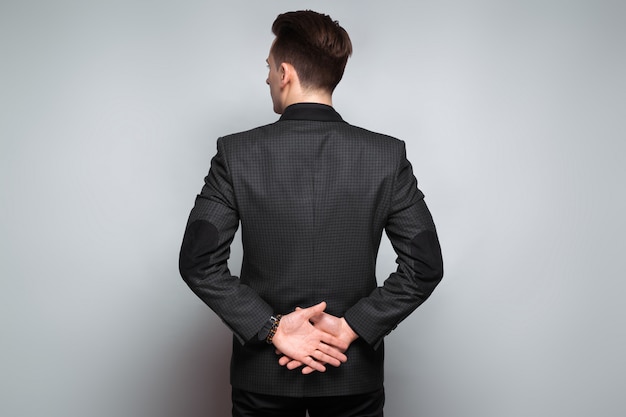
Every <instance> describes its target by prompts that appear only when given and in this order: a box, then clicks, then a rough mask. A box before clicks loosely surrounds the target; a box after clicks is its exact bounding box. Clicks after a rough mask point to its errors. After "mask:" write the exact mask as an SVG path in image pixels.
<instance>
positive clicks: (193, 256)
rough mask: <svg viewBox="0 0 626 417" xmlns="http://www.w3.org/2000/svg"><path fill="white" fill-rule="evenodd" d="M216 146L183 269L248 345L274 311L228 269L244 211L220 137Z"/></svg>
mask: <svg viewBox="0 0 626 417" xmlns="http://www.w3.org/2000/svg"><path fill="white" fill-rule="evenodd" d="M217 147H218V151H217V154H216V155H215V157H214V158H213V159H212V161H211V168H210V170H209V174H208V175H207V177H206V178H205V184H204V186H203V187H202V191H201V193H200V194H199V195H198V196H197V197H196V201H195V205H194V207H193V209H192V210H191V214H190V215H189V220H188V222H187V227H186V229H185V234H184V237H183V243H182V247H181V250H180V258H179V269H180V273H181V276H182V278H183V280H184V281H185V282H186V283H187V285H189V287H190V288H191V290H192V291H193V292H194V293H195V294H196V295H197V296H198V297H199V298H200V299H201V300H202V301H204V302H205V303H206V304H207V305H208V306H209V307H210V308H211V309H212V310H213V311H214V312H215V313H216V314H217V315H218V316H219V317H220V318H221V319H222V321H223V322H224V323H225V324H226V325H227V326H228V327H229V328H230V329H231V330H232V331H233V333H234V335H235V336H236V337H237V339H238V340H239V342H241V343H242V344H243V343H245V342H247V341H249V340H251V339H252V338H253V337H254V336H256V335H257V333H258V332H259V330H260V329H261V328H262V327H263V325H264V324H265V323H266V322H267V320H268V318H269V317H270V315H271V314H272V313H273V311H272V308H271V306H269V305H268V304H267V303H266V302H265V301H264V300H263V299H261V297H259V295H258V294H257V293H256V292H255V291H253V290H252V289H251V288H250V287H248V286H247V285H244V284H242V283H241V282H240V280H239V278H238V277H235V276H232V275H231V273H230V270H229V269H228V258H229V256H230V245H231V243H232V241H233V238H234V236H235V232H236V231H237V228H238V226H239V215H238V212H237V207H236V201H235V196H234V193H233V187H232V181H231V178H230V173H229V170H228V164H227V161H226V158H225V155H224V149H223V146H222V141H221V139H220V140H218V142H217Z"/></svg>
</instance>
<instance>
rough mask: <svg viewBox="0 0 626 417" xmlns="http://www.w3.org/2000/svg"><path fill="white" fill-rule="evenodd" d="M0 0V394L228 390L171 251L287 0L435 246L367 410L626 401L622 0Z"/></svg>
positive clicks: (64, 411)
mask: <svg viewBox="0 0 626 417" xmlns="http://www.w3.org/2000/svg"><path fill="white" fill-rule="evenodd" d="M0 4H1V5H0V48H1V49H0V71H1V77H0V106H1V107H0V137H1V148H0V193H1V200H0V236H1V241H0V245H1V247H0V257H1V261H0V277H1V288H0V303H1V304H0V305H1V308H2V311H1V318H0V320H1V323H0V324H1V329H2V342H1V345H0V349H1V355H0V365H1V370H0V381H1V384H2V385H1V386H0V392H1V396H2V400H1V401H0V415H2V416H15V417H21V416H39V415H45V416H49V417H57V416H58V417H61V416H63V417H67V416H88V417H99V416H122V417H170V416H171V417H179V416H189V417H200V416H226V415H228V413H229V407H230V404H229V401H230V400H229V392H230V391H229V387H228V384H227V370H228V361H229V351H230V337H229V333H228V331H227V330H226V329H225V327H224V326H223V325H222V324H221V322H220V321H219V319H217V318H216V317H215V316H214V315H213V313H212V312H211V311H210V310H209V309H208V308H207V307H205V306H204V305H203V304H202V303H201V302H200V301H199V300H198V299H196V297H195V296H194V295H193V294H192V293H191V292H190V291H189V290H188V289H187V288H186V286H185V284H184V283H183V282H182V280H181V279H180V278H179V275H178V271H177V256H178V250H179V246H180V241H181V239H182V234H183V229H184V226H185V222H186V219H187V215H188V213H189V210H190V209H191V206H192V204H193V200H194V197H195V194H196V193H198V192H199V190H200V187H201V185H202V180H203V177H204V175H205V174H206V172H207V170H208V166H209V161H210V158H211V157H212V156H213V154H214V152H215V140H216V138H217V137H218V136H220V135H223V134H226V133H230V132H233V131H239V130H244V129H248V128H252V127H254V126H256V125H259V124H265V123H268V122H272V121H274V120H275V119H276V116H275V115H274V114H273V113H272V107H271V101H270V98H269V91H268V87H267V86H266V85H265V77H266V69H265V62H264V61H265V58H266V57H267V52H268V48H269V46H270V43H271V41H272V38H273V37H272V35H271V32H270V25H271V23H272V21H273V19H274V18H275V17H276V15H277V14H278V13H280V12H283V11H286V10H293V9H302V8H313V9H315V10H318V11H323V12H326V13H329V14H330V15H331V16H332V17H333V18H335V19H338V20H339V21H340V22H341V24H342V25H343V26H344V27H346V28H347V30H348V31H349V33H350V34H351V37H352V39H353V43H354V49H355V52H354V56H353V59H352V60H351V61H350V62H349V64H348V68H347V71H346V75H345V79H344V81H343V82H342V84H340V86H339V88H338V90H337V92H336V94H335V106H336V108H337V109H338V110H339V112H340V113H341V114H342V115H343V116H344V118H345V119H346V120H348V121H350V122H351V123H353V124H356V125H361V126H363V127H366V128H369V129H371V130H377V131H383V132H385V133H388V134H391V135H394V136H397V137H399V138H401V139H403V140H405V141H406V142H407V147H408V152H409V157H410V159H411V161H412V162H413V165H414V169H415V173H416V176H417V177H418V180H419V181H420V186H421V188H422V189H423V191H424V192H425V194H426V198H427V202H428V204H429V206H430V208H431V210H432V212H433V214H434V217H435V220H436V223H437V225H438V229H439V233H440V238H441V242H442V245H443V249H444V256H445V261H446V276H445V278H444V281H443V283H442V284H441V286H440V287H439V288H438V289H437V291H436V292H435V294H434V295H433V297H432V298H431V299H430V300H429V301H428V302H427V303H426V304H425V305H424V306H422V307H421V308H420V309H418V310H417V311H416V313H414V314H413V315H412V316H411V317H409V318H408V319H407V320H406V321H405V322H404V323H403V324H402V325H401V326H400V327H399V328H398V329H397V330H396V331H395V332H394V333H392V334H391V335H390V336H389V337H388V339H387V348H388V355H387V357H388V361H387V368H386V369H387V374H386V375H387V376H386V381H387V392H388V405H387V408H386V410H387V413H386V415H387V416H390V417H405V416H430V417H436V416H441V417H457V416H458V417H461V416H464V417H465V416H468V417H473V416H476V417H478V416H480V417H517V416H520V417H522V416H524V417H526V416H542V417H543V416H545V417H553V416H569V417H577V416H580V417H583V416H585V417H587V416H623V415H624V413H625V412H626V404H625V400H624V388H625V387H626V377H625V376H624V375H625V374H626V366H625V360H624V356H623V355H624V350H625V349H624V348H625V346H626V343H625V342H626V326H625V325H624V324H625V323H624V308H623V304H624V303H623V299H624V296H623V293H624V291H625V290H626V284H625V283H624V280H623V278H624V277H623V275H624V272H623V271H624V258H625V256H624V253H623V250H624V234H625V232H626V227H625V226H626V224H625V221H624V213H625V212H626V199H625V198H624V195H623V192H624V179H625V177H626V175H625V173H626V170H625V168H624V159H625V155H626V145H625V137H624V136H625V134H624V133H625V129H624V127H625V126H624V125H625V121H624V120H625V115H626V106H625V100H624V96H625V93H626V82H625V77H624V74H626V54H625V50H626V49H625V41H626V29H625V26H626V25H624V21H625V17H626V14H625V10H626V7H624V5H623V2H620V1H598V0H593V1H592V0H588V1H585V0H578V1H576V0H573V1H555V0H542V1H532V0H527V1H495V0H484V1H454V0H443V1H413V2H408V1H404V0H393V1H392V0H385V1H380V0H377V1H334V2H331V1H315V2H302V1H245V2H244V1H230V2H228V3H226V2H210V1H176V2H174V1H158V0H157V1H155V0H111V1H78V0H76V1H63V0H58V1H54V2H52V1H43V0H39V1H37V0H20V1H6V0H3V1H2V3H0ZM226 4H227V5H226ZM240 259H241V250H240V247H239V246H236V247H235V249H234V253H233V270H238V266H237V265H238V264H239V263H240ZM393 267H394V256H393V254H392V252H391V251H390V249H389V245H388V243H387V242H385V243H384V245H383V247H382V249H381V253H380V262H379V273H380V276H381V277H383V276H384V275H385V274H387V273H389V272H390V271H391V270H392V269H393Z"/></svg>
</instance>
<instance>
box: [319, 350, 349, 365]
mask: <svg viewBox="0 0 626 417" xmlns="http://www.w3.org/2000/svg"><path fill="white" fill-rule="evenodd" d="M312 356H313V358H314V359H315V360H316V361H317V362H321V363H326V364H328V365H330V366H334V367H335V368H338V367H339V366H340V365H341V363H342V362H341V361H340V360H339V359H337V358H334V357H332V356H331V355H328V354H326V353H324V352H322V351H319V350H316V351H315V352H313V355H312Z"/></svg>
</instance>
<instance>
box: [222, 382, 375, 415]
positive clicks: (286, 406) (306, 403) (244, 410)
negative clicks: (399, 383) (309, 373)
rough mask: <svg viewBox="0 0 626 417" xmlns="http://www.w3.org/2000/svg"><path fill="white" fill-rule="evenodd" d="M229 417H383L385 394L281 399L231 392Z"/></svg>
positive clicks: (246, 392)
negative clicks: (231, 402)
mask: <svg viewBox="0 0 626 417" xmlns="http://www.w3.org/2000/svg"><path fill="white" fill-rule="evenodd" d="M232 400H233V417H305V415H306V412H307V411H308V412H309V417H383V405H384V404H385V390H384V389H383V388H381V389H380V390H378V391H375V392H371V393H367V394H359V395H343V396H334V397H303V398H294V397H281V396H274V395H264V394H256V393H252V392H248V391H243V390H239V389H236V388H233V391H232Z"/></svg>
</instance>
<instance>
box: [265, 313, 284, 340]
mask: <svg viewBox="0 0 626 417" xmlns="http://www.w3.org/2000/svg"><path fill="white" fill-rule="evenodd" d="M282 317H283V315H282V314H277V315H276V316H271V317H270V320H269V321H270V328H269V331H268V332H267V336H266V337H265V342H266V343H267V344H268V345H271V344H272V342H273V340H274V336H275V335H276V331H277V330H278V326H279V325H280V319H281V318H282Z"/></svg>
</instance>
